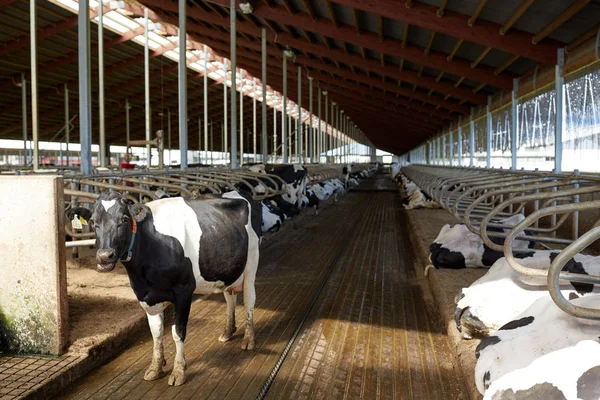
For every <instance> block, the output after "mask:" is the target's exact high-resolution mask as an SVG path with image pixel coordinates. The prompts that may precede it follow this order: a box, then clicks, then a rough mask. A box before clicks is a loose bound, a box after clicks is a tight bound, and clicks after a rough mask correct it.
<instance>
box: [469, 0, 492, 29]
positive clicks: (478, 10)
mask: <svg viewBox="0 0 600 400" xmlns="http://www.w3.org/2000/svg"><path fill="white" fill-rule="evenodd" d="M486 3H487V0H479V4H477V8H476V9H475V12H474V13H473V15H471V17H470V18H469V20H468V21H467V25H469V26H471V27H472V26H473V25H475V21H477V18H478V17H479V14H481V12H482V11H483V8H484V7H485V4H486Z"/></svg>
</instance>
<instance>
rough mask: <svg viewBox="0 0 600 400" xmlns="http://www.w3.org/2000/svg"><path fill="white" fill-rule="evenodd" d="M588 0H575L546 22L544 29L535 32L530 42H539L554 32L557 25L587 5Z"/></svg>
mask: <svg viewBox="0 0 600 400" xmlns="http://www.w3.org/2000/svg"><path fill="white" fill-rule="evenodd" d="M589 2H590V0H576V1H575V2H574V3H573V4H571V5H570V6H569V8H567V9H566V10H565V11H563V12H562V13H560V14H559V15H558V16H557V17H556V18H554V20H553V21H552V22H550V24H548V25H547V26H546V27H545V28H544V29H542V30H541V31H540V32H539V33H538V34H536V35H535V36H534V37H533V39H532V42H533V43H534V44H538V43H540V42H541V41H542V40H543V39H544V38H546V37H547V36H548V35H550V34H551V33H552V32H554V31H555V30H556V29H557V28H558V27H560V26H561V25H562V24H564V23H565V22H567V21H568V20H569V19H571V18H572V17H573V16H574V15H575V14H577V13H578V12H579V11H581V9H582V8H583V7H585V6H586V5H588V3H589Z"/></svg>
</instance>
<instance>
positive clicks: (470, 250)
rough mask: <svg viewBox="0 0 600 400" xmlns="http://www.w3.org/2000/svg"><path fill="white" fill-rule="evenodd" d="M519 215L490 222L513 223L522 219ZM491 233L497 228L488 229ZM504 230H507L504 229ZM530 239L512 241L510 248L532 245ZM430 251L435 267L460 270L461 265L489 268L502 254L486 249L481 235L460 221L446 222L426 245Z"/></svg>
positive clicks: (498, 241)
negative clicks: (512, 244) (512, 245)
mask: <svg viewBox="0 0 600 400" xmlns="http://www.w3.org/2000/svg"><path fill="white" fill-rule="evenodd" d="M524 219H525V217H524V216H523V215H522V214H515V215H513V216H512V217H509V218H505V219H501V220H496V221H493V222H496V223H501V224H506V225H507V226H515V225H517V224H518V223H519V222H521V221H523V220H524ZM488 230H489V231H491V232H500V231H502V229H500V228H492V227H490V228H488ZM504 231H505V233H508V232H509V231H510V230H509V229H504ZM491 240H492V242H494V243H496V244H499V245H502V244H503V243H504V238H495V237H492V238H491ZM532 246H533V242H529V241H525V240H516V241H515V242H514V248H515V249H518V250H522V249H526V248H528V247H532ZM429 251H430V252H431V264H432V265H433V266H434V267H435V268H448V269H462V268H489V267H491V266H492V265H493V264H494V263H495V262H496V261H497V260H498V259H500V258H502V257H504V253H503V252H501V251H496V250H492V249H490V248H489V247H488V246H486V245H485V244H484V243H483V240H481V237H480V236H479V235H478V234H476V233H473V232H471V231H470V230H469V228H467V226H466V225H464V224H456V225H454V226H450V225H449V224H446V225H444V226H443V227H442V229H441V230H440V233H439V234H438V235H437V237H436V238H435V239H434V240H433V243H431V245H430V246H429Z"/></svg>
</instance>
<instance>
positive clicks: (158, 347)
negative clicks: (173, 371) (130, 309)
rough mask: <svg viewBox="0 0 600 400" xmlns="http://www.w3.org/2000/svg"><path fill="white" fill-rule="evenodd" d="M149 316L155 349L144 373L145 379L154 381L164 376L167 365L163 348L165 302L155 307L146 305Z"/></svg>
mask: <svg viewBox="0 0 600 400" xmlns="http://www.w3.org/2000/svg"><path fill="white" fill-rule="evenodd" d="M144 308H145V309H146V315H147V317H148V325H149V326H150V332H152V339H154V351H153V352H152V363H151V364H150V366H149V367H148V369H147V370H146V373H145V374H144V379H145V380H147V381H153V380H156V379H159V378H160V377H162V376H163V367H164V365H165V363H166V362H165V353H164V348H163V315H164V314H163V310H164V308H165V304H164V303H161V304H157V305H155V306H154V307H144Z"/></svg>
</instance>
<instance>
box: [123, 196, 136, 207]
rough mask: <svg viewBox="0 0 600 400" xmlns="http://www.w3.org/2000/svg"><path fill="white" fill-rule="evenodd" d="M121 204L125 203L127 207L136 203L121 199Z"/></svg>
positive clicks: (125, 198) (124, 198)
mask: <svg viewBox="0 0 600 400" xmlns="http://www.w3.org/2000/svg"><path fill="white" fill-rule="evenodd" d="M121 203H123V204H124V205H126V206H132V205H134V204H135V201H133V200H131V199H128V198H127V197H121Z"/></svg>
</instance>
